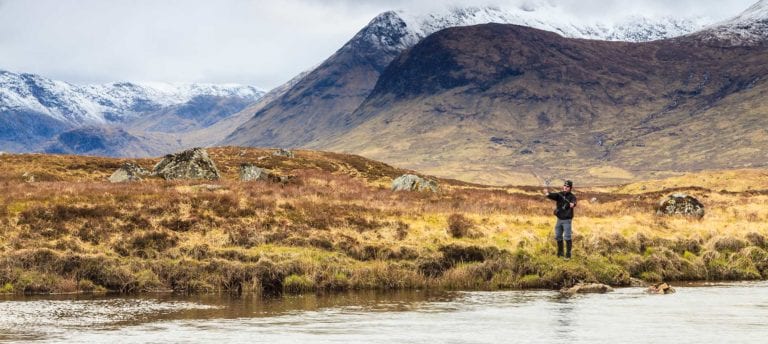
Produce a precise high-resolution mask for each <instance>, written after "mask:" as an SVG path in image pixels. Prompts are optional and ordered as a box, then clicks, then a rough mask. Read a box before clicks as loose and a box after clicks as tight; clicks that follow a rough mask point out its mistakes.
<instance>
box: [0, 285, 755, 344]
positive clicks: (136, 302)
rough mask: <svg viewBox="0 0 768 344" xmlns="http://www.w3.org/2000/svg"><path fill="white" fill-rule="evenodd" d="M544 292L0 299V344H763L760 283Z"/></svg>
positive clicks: (419, 292)
mask: <svg viewBox="0 0 768 344" xmlns="http://www.w3.org/2000/svg"><path fill="white" fill-rule="evenodd" d="M675 287H676V289H677V293H675V294H670V295H649V294H645V293H644V292H643V289H642V288H619V289H616V291H614V292H611V293H607V294H589V295H576V296H570V297H567V296H562V295H561V294H560V293H558V292H555V291H538V290H537V291H498V292H479V291H478V292H475V291H472V292H425V291H407V292H388V293H384V292H355V293H345V294H332V295H320V296H318V295H302V296H284V297H281V298H272V299H263V298H260V297H254V296H231V295H198V296H178V295H169V294H162V295H141V296H134V297H125V296H120V297H110V296H85V295H69V296H0V341H3V342H41V343H48V342H51V343H54V342H55V343H62V342H65V343H70V342H71V343H110V344H113V343H134V342H140V343H190V342H216V343H219V342H228V343H246V342H247V343H655V342H662V341H663V342H672V343H766V342H768V282H734V283H712V284H697V285H678V286H675Z"/></svg>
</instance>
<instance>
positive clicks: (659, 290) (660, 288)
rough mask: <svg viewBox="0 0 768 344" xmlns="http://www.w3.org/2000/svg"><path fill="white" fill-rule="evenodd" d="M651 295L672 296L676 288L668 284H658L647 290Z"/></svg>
mask: <svg viewBox="0 0 768 344" xmlns="http://www.w3.org/2000/svg"><path fill="white" fill-rule="evenodd" d="M645 292H646V293H649V294H672V293H674V292H675V288H672V286H671V285H669V284H667V283H663V282H662V283H657V284H654V285H652V286H650V287H648V289H646V290H645Z"/></svg>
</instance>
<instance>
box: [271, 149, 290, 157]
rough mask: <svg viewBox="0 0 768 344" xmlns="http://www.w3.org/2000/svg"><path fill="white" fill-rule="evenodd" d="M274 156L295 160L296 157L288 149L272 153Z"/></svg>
mask: <svg viewBox="0 0 768 344" xmlns="http://www.w3.org/2000/svg"><path fill="white" fill-rule="evenodd" d="M272 155H274V156H282V157H286V158H293V157H294V155H293V152H292V151H290V150H287V149H282V148H280V149H278V150H276V151H274V152H273V153H272Z"/></svg>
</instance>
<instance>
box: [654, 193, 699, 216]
mask: <svg viewBox="0 0 768 344" xmlns="http://www.w3.org/2000/svg"><path fill="white" fill-rule="evenodd" d="M656 214H658V215H685V216H692V217H696V218H702V217H704V205H703V204H701V202H699V200H697V199H695V198H693V197H691V196H688V195H685V194H673V195H669V196H667V198H666V199H664V200H662V201H661V202H660V203H659V207H658V208H657V209H656Z"/></svg>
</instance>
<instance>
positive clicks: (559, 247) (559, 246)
mask: <svg viewBox="0 0 768 344" xmlns="http://www.w3.org/2000/svg"><path fill="white" fill-rule="evenodd" d="M557 256H558V257H562V256H563V241H562V240H558V241H557Z"/></svg>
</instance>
